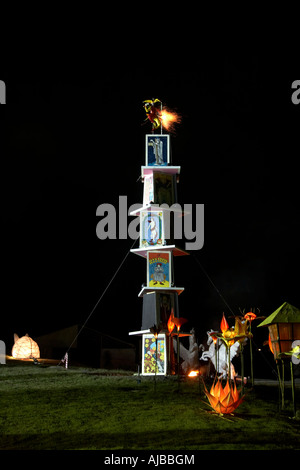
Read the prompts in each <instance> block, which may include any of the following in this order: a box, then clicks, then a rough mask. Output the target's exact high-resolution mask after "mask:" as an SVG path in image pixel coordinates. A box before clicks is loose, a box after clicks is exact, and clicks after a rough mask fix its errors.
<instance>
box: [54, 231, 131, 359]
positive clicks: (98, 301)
mask: <svg viewBox="0 0 300 470" xmlns="http://www.w3.org/2000/svg"><path fill="white" fill-rule="evenodd" d="M137 240H138V238H136V239H135V240H134V242H133V244H132V245H131V247H130V249H129V250H128V251H127V253H126V255H125V256H124V258H123V260H122V261H121V263H120V265H119V267H118V268H117V270H116V271H115V273H114V275H113V277H112V278H111V280H110V281H109V283H108V284H107V286H106V287H105V289H104V291H103V292H102V294H101V296H100V297H99V299H98V300H97V302H96V303H95V305H94V307H93V308H92V310H91V312H90V313H89V315H88V317H87V319H86V320H85V322H84V323H83V325H82V326H81V328H80V330H79V331H78V333H77V335H76V336H75V338H74V339H73V341H72V343H71V344H70V346H69V348H68V350H67V351H66V354H67V353H68V352H69V351H70V349H71V347H72V346H73V344H74V343H75V341H76V340H77V338H78V336H79V335H80V333H81V332H82V330H83V328H84V327H85V325H86V324H87V322H88V321H89V319H90V318H91V316H92V315H93V313H94V311H95V310H96V308H97V307H98V305H99V303H100V302H101V300H102V298H103V297H104V295H105V293H106V291H107V290H108V289H109V287H110V285H111V283H112V282H113V280H114V279H115V277H116V275H117V274H118V272H119V271H120V269H121V267H122V266H123V264H124V263H125V261H126V259H127V256H128V255H129V253H130V250H132V248H133V247H134V245H135V243H136V241H137ZM62 360H63V359H61V360H60V362H59V363H58V366H59V365H60V364H61V362H62Z"/></svg>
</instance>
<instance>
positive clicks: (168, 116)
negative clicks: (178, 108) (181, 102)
mask: <svg viewBox="0 0 300 470" xmlns="http://www.w3.org/2000/svg"><path fill="white" fill-rule="evenodd" d="M160 119H161V124H162V126H163V127H164V128H165V129H166V130H167V131H169V132H170V131H172V130H173V126H174V124H179V123H180V122H181V116H180V115H179V114H177V113H175V112H174V111H172V112H171V111H169V110H167V109H166V108H165V107H164V108H163V109H162V111H161V113H160Z"/></svg>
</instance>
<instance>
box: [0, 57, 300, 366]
mask: <svg viewBox="0 0 300 470" xmlns="http://www.w3.org/2000/svg"><path fill="white" fill-rule="evenodd" d="M287 65H290V64H287V61H286V59H283V58H282V57H278V56H274V55H273V56H272V57H270V56H269V55H267V54H264V53H262V52H260V53H255V52H253V53H247V55H245V56H241V55H239V54H236V55H235V54H232V53H220V54H219V55H218V56H216V55H215V54H212V53H207V54H203V53H202V54H201V55H199V56H198V57H193V59H191V58H189V57H188V56H187V55H184V54H181V55H179V56H178V57H177V58H176V60H175V59H174V60H173V61H169V62H168V61H166V60H163V61H159V62H157V61H156V60H155V58H152V59H149V60H148V61H146V63H145V62H144V63H142V65H138V64H137V63H136V62H135V61H134V60H133V59H131V60H126V58H121V56H120V57H119V59H118V60H116V61H115V62H114V64H113V66H111V65H109V64H108V62H105V61H101V62H100V66H99V71H98V73H97V74H94V73H91V74H89V73H88V72H86V73H85V74H84V75H83V77H81V76H80V77H79V76H78V75H77V74H70V75H68V76H67V75H64V76H61V75H60V74H59V73H57V74H52V75H50V74H47V73H45V74H41V75H40V76H39V75H37V74H35V75H33V76H28V74H18V75H17V74H12V75H11V76H7V77H6V76H5V75H4V76H3V77H0V78H1V79H3V80H5V82H6V87H7V105H6V106H5V107H4V106H1V113H2V120H3V126H2V130H3V131H4V132H3V139H2V140H3V143H4V145H3V148H2V152H1V153H2V158H1V164H2V171H1V175H2V191H3V196H2V222H3V229H2V233H3V235H4V241H3V245H2V248H3V251H2V261H3V263H2V273H3V276H2V298H1V301H2V308H1V312H2V313H1V339H3V340H5V341H6V343H7V346H8V348H10V347H11V346H12V343H13V333H14V332H16V333H18V334H19V336H21V335H23V334H25V333H28V334H29V335H30V336H32V337H35V336H38V335H41V334H45V333H48V332H51V331H54V330H58V329H60V328H63V327H67V326H71V325H73V324H75V323H81V324H82V323H84V322H85V321H86V319H87V317H88V316H89V314H90V312H91V311H92V309H93V307H94V306H95V304H96V303H97V301H98V300H99V298H100V296H101V295H102V293H103V291H104V289H105V288H106V287H107V285H108V283H109V282H110V281H111V279H112V277H113V276H114V274H115V272H116V270H117V269H118V267H119V265H120V263H121V262H122V260H123V259H124V257H125V256H126V253H127V252H128V250H129V249H130V247H131V245H132V243H133V241H132V240H131V239H128V240H99V239H98V238H97V236H96V225H97V222H98V221H99V218H97V217H96V209H97V207H98V206H99V204H102V203H110V204H113V205H114V206H115V207H116V208H117V207H118V198H119V196H120V195H126V196H127V197H128V206H129V205H131V204H133V203H138V202H142V194H143V193H142V183H141V182H140V181H138V178H139V176H140V167H141V166H142V165H144V162H145V153H144V148H145V144H144V140H145V134H146V133H148V132H150V130H151V126H150V124H149V125H148V124H146V125H142V123H143V121H144V119H145V115H144V110H143V107H142V101H143V100H145V99H149V98H153V97H155V98H156V97H157V98H159V99H160V100H162V101H163V103H164V104H165V105H167V106H168V107H169V108H171V109H174V110H176V111H177V112H179V113H180V114H181V116H182V122H181V124H180V125H178V126H177V127H176V133H175V134H173V135H172V136H171V144H172V162H173V164H174V165H179V166H181V175H180V182H179V185H178V192H179V202H180V203H181V204H182V205H183V204H184V203H189V204H194V205H195V204H200V203H203V204H205V225H204V230H205V234H204V247H203V248H202V249H201V250H199V251H194V252H191V254H190V256H188V257H182V258H177V259H175V280H176V284H177V285H178V286H183V287H185V291H184V293H183V294H182V295H181V296H180V298H179V306H180V315H181V316H183V317H186V318H187V319H188V320H189V322H188V323H187V324H186V325H185V329H186V330H189V328H191V327H195V328H196V333H197V338H198V341H199V342H202V341H204V340H205V339H206V331H207V330H208V329H209V328H219V323H220V321H221V317H222V313H223V312H225V315H226V316H227V318H228V319H229V317H230V315H232V311H233V312H234V313H236V314H238V313H239V308H241V309H245V310H246V311H248V310H250V308H254V307H255V308H256V309H260V313H261V315H265V316H268V315H269V314H270V313H272V312H273V311H274V310H275V309H276V308H278V307H279V306H280V305H281V304H282V303H283V302H284V301H287V302H289V303H291V304H293V305H295V306H296V307H300V293H299V274H298V273H299V189H298V187H299V186H298V185H299V183H298V171H299V170H298V159H299V150H298V145H297V144H299V118H300V105H298V106H295V105H293V103H292V101H291V94H292V89H291V84H292V82H293V81H294V80H296V79H297V78H299V76H296V75H295V72H294V70H293V69H292V67H287ZM130 220H131V218H129V221H130ZM199 263H200V264H201V266H202V267H203V268H204V270H205V272H206V273H207V275H208V276H209V278H210V279H211V281H212V282H213V283H214V285H215V287H216V288H215V287H214V286H213V285H212V282H211V281H210V280H209V278H208V276H207V275H206V274H205V273H204V272H203V270H202V269H201V267H200V265H199ZM145 281H146V264H145V261H144V260H143V259H141V258H139V257H138V256H136V255H133V254H129V255H128V257H127V258H126V260H125V262H124V264H123V266H122V268H121V269H120V271H119V272H118V274H117V276H116V277H115V279H114V280H113V282H112V283H111V285H110V287H109V289H108V290H107V292H106V293H105V295H104V296H103V298H102V300H101V302H100V303H99V305H98V306H97V308H96V309H95V311H94V313H93V314H92V316H91V317H90V319H89V320H88V323H87V326H89V327H91V328H95V329H97V330H99V331H102V332H107V333H109V334H111V335H112V336H116V337H118V338H121V339H123V340H125V341H134V340H133V339H132V338H129V336H128V332H129V331H132V330H138V329H139V328H140V323H141V313H142V300H141V299H139V298H138V297H137V295H138V292H139V291H140V288H141V285H142V283H143V282H145ZM224 299H225V300H226V303H225V302H224ZM228 306H229V307H230V309H229V308H228ZM230 322H231V324H233V320H229V323H230ZM257 324H258V321H257ZM261 330H263V331H261ZM261 330H256V329H255V335H256V336H255V337H254V339H255V342H256V344H257V347H259V348H262V350H263V354H264V355H265V357H266V358H267V359H268V360H269V355H268V354H270V353H269V352H268V350H267V347H263V346H262V343H263V341H264V340H265V339H267V336H268V333H267V330H265V329H261ZM9 352H10V351H8V353H9ZM266 367H268V366H266Z"/></svg>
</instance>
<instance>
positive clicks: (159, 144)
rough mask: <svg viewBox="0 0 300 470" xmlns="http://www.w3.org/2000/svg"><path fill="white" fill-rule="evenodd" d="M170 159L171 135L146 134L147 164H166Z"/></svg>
mask: <svg viewBox="0 0 300 470" xmlns="http://www.w3.org/2000/svg"><path fill="white" fill-rule="evenodd" d="M169 161H170V136H169V135H164V134H147V135H146V166H166V165H168V164H169Z"/></svg>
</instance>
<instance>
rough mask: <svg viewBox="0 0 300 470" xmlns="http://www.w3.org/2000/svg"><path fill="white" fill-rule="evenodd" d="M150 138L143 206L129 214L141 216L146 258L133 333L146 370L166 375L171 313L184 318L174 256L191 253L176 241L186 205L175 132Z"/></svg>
mask: <svg viewBox="0 0 300 470" xmlns="http://www.w3.org/2000/svg"><path fill="white" fill-rule="evenodd" d="M145 137H146V139H145V166H142V167H141V181H142V183H143V205H142V207H140V208H139V209H137V210H135V211H134V212H131V214H130V215H132V216H137V217H139V218H140V240H139V247H138V248H135V249H132V250H131V252H132V253H134V254H136V255H138V256H140V257H142V258H144V260H145V279H144V283H143V285H142V289H141V291H140V292H139V294H138V296H139V297H141V299H142V301H143V308H142V317H141V324H140V329H139V330H137V331H132V332H130V333H129V335H140V336H142V368H141V371H142V375H154V374H155V373H156V374H157V375H166V374H172V373H175V368H176V367H175V360H174V350H173V343H174V341H173V338H172V336H171V334H170V332H169V329H168V321H169V320H170V317H171V318H172V315H173V316H174V317H177V318H179V303H178V297H179V295H180V294H181V293H182V292H183V291H184V288H183V287H177V286H176V284H175V276H174V258H175V257H176V256H182V255H187V254H188V253H187V252H186V251H184V250H183V249H181V248H179V247H178V246H176V245H175V236H174V235H175V234H174V227H175V228H176V218H177V217H182V210H181V207H180V206H179V204H178V201H177V183H178V182H179V175H180V166H173V165H172V163H171V159H170V153H171V151H170V150H171V149H170V135H169V134H147V135H146V136H145ZM177 206H178V207H177ZM176 238H177V237H176ZM142 282H143V281H142ZM153 327H155V328H156V331H157V330H158V336H157V338H155V337H154V335H153ZM156 348H157V350H156ZM155 369H156V371H155Z"/></svg>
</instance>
